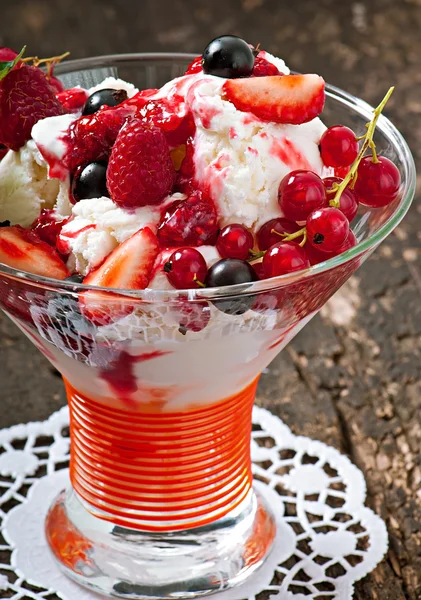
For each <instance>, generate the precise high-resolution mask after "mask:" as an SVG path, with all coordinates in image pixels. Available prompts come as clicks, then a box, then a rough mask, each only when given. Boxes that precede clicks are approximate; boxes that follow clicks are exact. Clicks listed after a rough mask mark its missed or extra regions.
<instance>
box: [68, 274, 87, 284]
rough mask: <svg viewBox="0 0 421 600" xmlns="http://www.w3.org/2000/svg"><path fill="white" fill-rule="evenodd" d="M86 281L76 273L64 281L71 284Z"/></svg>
mask: <svg viewBox="0 0 421 600" xmlns="http://www.w3.org/2000/svg"><path fill="white" fill-rule="evenodd" d="M83 280H84V277H83V275H79V274H78V273H74V274H73V275H70V277H66V279H65V280H64V281H68V282H69V283H82V281H83Z"/></svg>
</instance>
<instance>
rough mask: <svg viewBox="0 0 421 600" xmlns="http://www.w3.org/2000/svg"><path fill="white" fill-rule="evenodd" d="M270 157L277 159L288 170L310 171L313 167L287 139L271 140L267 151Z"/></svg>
mask: <svg viewBox="0 0 421 600" xmlns="http://www.w3.org/2000/svg"><path fill="white" fill-rule="evenodd" d="M269 152H270V153H271V154H272V156H275V157H276V158H279V160H280V161H282V162H283V163H284V164H285V165H286V166H287V167H289V168H290V169H293V170H294V169H306V170H308V171H312V170H313V167H312V166H311V164H310V163H309V161H308V160H307V159H306V157H305V156H304V155H303V154H302V152H300V150H298V148H297V147H296V146H295V144H293V142H291V140H290V139H288V138H286V137H285V138H283V139H275V138H273V141H272V145H271V148H270V151H269Z"/></svg>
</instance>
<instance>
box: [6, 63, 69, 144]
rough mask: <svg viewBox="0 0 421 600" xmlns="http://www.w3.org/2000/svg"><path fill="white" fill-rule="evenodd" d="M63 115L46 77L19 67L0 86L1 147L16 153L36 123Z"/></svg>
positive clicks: (25, 66) (22, 65) (38, 71)
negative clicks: (46, 118)
mask: <svg viewBox="0 0 421 600" xmlns="http://www.w3.org/2000/svg"><path fill="white" fill-rule="evenodd" d="M63 112H64V111H63V107H62V105H61V104H60V102H59V101H58V100H57V98H56V97H55V95H54V92H53V90H52V88H51V87H50V85H49V83H48V79H47V77H46V75H45V74H44V73H43V72H42V71H41V70H40V69H38V68H37V67H31V66H30V65H26V64H21V65H20V66H19V65H18V66H16V67H15V68H14V69H12V70H11V71H10V72H9V73H8V74H7V75H6V77H4V79H2V81H1V82H0V143H2V144H4V145H5V146H7V147H8V148H11V149H12V150H19V148H21V147H22V146H23V145H24V144H25V142H27V141H28V140H29V139H30V138H31V131H32V127H33V126H34V125H35V123H37V122H38V121H39V120H40V119H44V118H45V117H54V116H56V115H62V114H63Z"/></svg>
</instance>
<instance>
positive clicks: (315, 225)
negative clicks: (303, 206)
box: [306, 206, 349, 252]
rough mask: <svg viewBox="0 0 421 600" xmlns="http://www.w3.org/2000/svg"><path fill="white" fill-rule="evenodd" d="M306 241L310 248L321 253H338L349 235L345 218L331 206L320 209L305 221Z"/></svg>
mask: <svg viewBox="0 0 421 600" xmlns="http://www.w3.org/2000/svg"><path fill="white" fill-rule="evenodd" d="M306 229H307V239H308V241H309V243H310V244H311V245H312V246H315V247H316V248H317V249H318V250H322V251H323V252H325V251H327V252H335V251H338V250H339V248H340V247H341V246H342V244H343V243H344V241H345V240H346V238H347V236H348V233H349V223H348V219H347V218H346V216H345V215H344V214H343V213H342V212H341V211H340V210H339V209H338V208H334V207H333V206H328V207H326V208H320V209H319V210H315V211H314V212H312V213H311V215H309V217H308V219H307V221H306Z"/></svg>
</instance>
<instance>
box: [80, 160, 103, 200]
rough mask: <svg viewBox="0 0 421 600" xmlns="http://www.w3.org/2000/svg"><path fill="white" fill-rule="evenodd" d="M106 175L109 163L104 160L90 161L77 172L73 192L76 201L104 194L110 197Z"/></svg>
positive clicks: (99, 196)
mask: <svg viewBox="0 0 421 600" xmlns="http://www.w3.org/2000/svg"><path fill="white" fill-rule="evenodd" d="M106 175H107V163H105V162H102V161H98V162H93V163H90V164H89V165H86V167H84V168H83V169H81V170H80V171H79V172H77V173H76V174H75V176H74V178H73V181H72V194H73V198H74V199H75V200H76V202H78V201H79V200H87V199H89V198H101V197H102V196H105V197H107V198H109V197H110V194H109V193H108V190H107V178H106Z"/></svg>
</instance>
